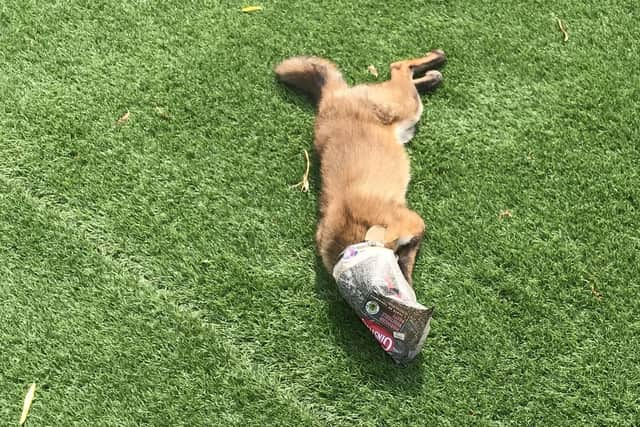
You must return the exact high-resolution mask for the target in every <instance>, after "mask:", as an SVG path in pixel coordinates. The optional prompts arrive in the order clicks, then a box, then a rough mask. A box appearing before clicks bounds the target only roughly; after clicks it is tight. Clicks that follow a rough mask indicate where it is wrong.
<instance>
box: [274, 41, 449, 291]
mask: <svg viewBox="0 0 640 427" xmlns="http://www.w3.org/2000/svg"><path fill="white" fill-rule="evenodd" d="M445 62H446V56H445V53H444V52H443V51H442V50H440V49H436V50H432V51H430V52H428V53H427V54H426V55H425V56H423V57H420V58H414V59H407V60H402V61H397V62H394V63H392V64H390V79H389V80H386V81H383V82H380V83H369V84H359V85H355V86H349V85H348V84H347V82H346V81H345V79H344V77H343V76H342V73H341V72H340V70H339V69H338V67H337V65H336V64H335V63H333V62H332V61H330V60H328V59H324V58H320V57H316V56H295V57H291V58H288V59H285V60H284V61H282V62H281V63H279V64H278V65H277V66H276V67H275V74H276V76H277V78H278V79H279V80H280V81H281V82H283V83H284V84H286V85H288V86H292V87H293V88H295V89H297V90H299V91H302V92H305V93H306V94H307V95H309V96H310V97H311V99H312V100H313V102H314V103H315V106H316V117H315V124H314V138H313V145H314V149H315V152H316V154H317V156H318V159H319V163H320V181H321V185H320V194H319V198H318V202H319V207H318V213H319V218H318V223H317V230H316V236H315V239H316V245H317V248H318V252H319V256H320V258H321V259H322V263H323V265H324V267H325V268H326V269H327V271H328V272H329V273H331V272H332V271H333V268H334V266H335V265H336V263H337V262H338V261H339V260H340V257H341V254H343V252H344V251H345V249H346V248H347V247H349V246H350V245H354V244H357V243H361V242H364V241H365V240H368V239H369V238H370V236H369V235H372V234H376V236H377V237H376V239H377V240H379V241H380V243H381V244H383V245H384V246H385V247H386V248H388V249H391V250H393V251H394V253H395V254H396V259H397V262H398V265H399V267H400V270H401V271H402V275H403V276H404V277H405V279H406V280H407V282H408V283H409V284H410V285H411V286H413V280H412V276H413V270H414V266H415V262H416V256H417V254H418V251H419V249H420V245H421V243H422V241H423V239H424V233H425V223H424V220H423V219H422V217H421V216H420V215H419V214H418V213H417V212H415V211H414V210H411V209H410V208H409V207H408V206H407V198H406V194H407V189H408V186H409V181H410V162H409V156H408V154H407V152H406V149H405V144H407V143H408V142H409V141H411V139H412V138H413V137H414V136H415V134H416V128H417V125H418V122H419V120H420V117H421V115H422V111H423V104H422V101H421V99H420V94H423V93H425V92H428V91H431V90H433V89H435V88H436V87H437V86H439V85H440V84H441V83H442V81H443V76H442V73H441V72H440V71H438V70H437V69H436V68H439V67H440V66H441V65H443V64H444V63H445ZM374 230H378V231H376V232H375V233H372V231H374ZM379 230H382V233H380V232H379Z"/></svg>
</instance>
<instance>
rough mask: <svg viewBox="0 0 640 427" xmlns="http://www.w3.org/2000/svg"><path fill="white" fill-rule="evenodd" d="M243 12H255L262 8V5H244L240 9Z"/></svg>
mask: <svg viewBox="0 0 640 427" xmlns="http://www.w3.org/2000/svg"><path fill="white" fill-rule="evenodd" d="M241 10H242V11H243V12H244V13H250V12H257V11H259V10H262V6H245V7H243V8H242V9H241Z"/></svg>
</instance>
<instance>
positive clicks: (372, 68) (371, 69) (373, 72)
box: [367, 65, 378, 78]
mask: <svg viewBox="0 0 640 427" xmlns="http://www.w3.org/2000/svg"><path fill="white" fill-rule="evenodd" d="M367 71H368V72H369V74H371V75H372V76H373V77H376V78H377V77H378V70H377V69H376V67H375V66H373V65H369V67H367Z"/></svg>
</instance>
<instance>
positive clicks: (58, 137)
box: [0, 0, 640, 426]
mask: <svg viewBox="0 0 640 427" xmlns="http://www.w3.org/2000/svg"><path fill="white" fill-rule="evenodd" d="M243 5H244V4H241V3H238V2H233V1H214V0H208V1H207V0H194V1H188V2H182V3H179V2H164V3H158V2H153V3H152V2H145V1H130V2H117V1H113V0H103V1H97V2H69V1H56V2H49V4H47V5H46V6H43V4H41V3H40V2H35V1H26V0H25V1H15V0H9V1H5V2H3V4H2V5H0V45H1V46H2V50H1V51H0V68H1V69H2V71H3V72H2V73H1V75H0V99H1V100H2V102H0V343H1V344H0V350H1V352H2V355H1V357H0V423H1V424H3V425H11V424H15V423H17V420H18V418H19V415H20V410H21V401H22V398H23V396H24V393H25V392H26V390H27V388H28V385H29V383H31V382H36V383H37V384H38V390H37V391H36V399H35V401H34V404H33V406H32V409H31V413H30V416H29V419H28V421H27V423H28V425H32V426H35V425H92V426H93V425H372V426H373V425H452V426H457V425H554V426H556V425H558V426H559V425H567V426H569V425H571V426H573V425H637V424H639V423H640V409H639V408H640V398H639V397H638V396H640V370H639V369H638V366H639V365H640V356H639V354H640V339H639V338H638V337H640V320H639V317H638V314H639V313H640V303H639V302H638V301H640V300H639V299H638V293H639V292H640V280H639V277H640V267H639V265H640V259H639V258H640V257H639V253H640V228H639V227H638V224H640V185H639V184H640V176H639V175H640V174H639V168H638V164H639V162H640V148H639V146H638V142H639V141H640V128H639V127H638V118H637V112H638V110H639V108H640V105H639V104H640V77H639V76H640V55H639V54H638V52H639V48H640V35H638V34H639V33H638V30H639V29H640V26H639V24H638V22H640V20H639V19H640V9H639V8H638V7H637V6H636V5H634V4H633V2H624V1H599V2H594V1H577V0H571V1H568V2H564V3H562V5H558V3H557V2H552V1H546V0H540V1H537V2H527V3H525V2H522V3H516V4H514V3H513V2H509V1H504V0H499V1H496V2H470V1H431V2H428V3H424V2H418V1H412V2H406V1H405V2H400V1H396V0H390V1H387V2H379V1H376V2H374V1H363V2H358V4H357V5H355V4H354V3H348V2H339V1H334V0H331V1H323V2H298V1H268V2H264V3H263V4H262V5H263V7H264V10H262V11H261V12H257V13H253V14H242V13H240V11H239V9H240V7H241V6H243ZM557 17H560V18H562V20H563V22H565V23H566V26H567V28H568V31H569V34H570V38H569V41H568V42H567V43H563V42H562V34H561V33H560V32H559V30H558V27H557V22H556V18H557ZM434 47H441V48H443V49H444V50H445V51H446V52H447V53H448V55H449V63H448V64H447V66H446V67H445V69H444V74H445V79H446V82H445V85H444V86H443V87H442V88H440V89H439V90H438V91H437V92H436V93H434V94H433V95H432V96H429V97H427V98H425V106H426V108H425V114H424V116H423V124H422V126H421V133H420V134H419V135H418V136H417V137H416V138H415V139H414V141H413V142H412V144H411V146H410V147H409V152H410V156H411V159H412V168H413V180H412V184H411V188H410V192H409V199H410V203H411V205H412V207H413V208H414V209H416V210H417V211H418V212H420V213H421V214H422V215H423V217H424V218H425V220H426V222H427V223H428V227H429V229H428V234H427V238H426V241H425V245H424V247H423V250H422V253H421V255H420V257H419V261H418V264H417V266H416V276H415V283H416V286H417V294H418V298H419V300H420V301H422V302H424V303H425V304H435V305H436V315H435V317H434V320H433V323H432V333H431V335H430V337H429V339H428V341H427V344H426V346H425V348H424V350H423V353H422V355H421V356H420V357H419V359H418V360H417V361H416V362H415V363H413V364H412V365H411V366H409V367H407V368H405V369H399V368H397V367H395V366H394V365H393V364H392V362H391V361H390V359H389V358H388V357H387V356H385V355H384V354H383V352H382V351H381V350H380V349H379V348H378V347H377V344H376V343H375V341H374V340H373V339H372V338H371V337H370V335H369V333H368V332H367V331H366V330H365V328H364V327H363V326H362V325H361V324H360V323H359V321H358V319H357V318H356V317H355V315H354V314H353V313H352V312H351V310H350V309H349V307H348V306H346V304H345V303H344V302H343V301H342V300H341V299H340V296H339V294H338V293H337V291H336V289H335V287H334V284H333V282H332V280H331V279H330V277H329V276H328V275H327V274H326V273H324V272H323V271H322V268H321V266H320V263H319V262H318V260H317V258H316V255H315V250H314V246H313V233H314V225H315V212H316V210H315V209H316V194H317V190H318V177H317V169H315V170H312V175H315V176H314V180H312V191H311V193H309V194H302V193H300V192H298V191H296V190H292V189H290V188H289V185H290V184H294V183H296V182H298V180H299V179H300V176H301V174H302V172H303V170H304V157H303V150H304V149H305V148H307V149H308V148H309V147H310V145H311V138H312V123H313V109H312V107H311V106H310V105H308V104H307V103H306V101H305V99H304V98H303V97H301V96H299V95H297V94H294V93H291V92H289V91H287V90H286V89H285V88H283V87H281V86H280V85H278V84H277V83H276V82H275V81H274V78H273V75H272V72H271V69H272V67H273V65H275V64H276V63H277V62H278V61H279V60H281V59H282V58H285V57H287V56H291V55H295V54H302V53H313V54H317V55H323V56H326V57H329V58H332V59H334V60H335V61H336V62H338V63H339V64H340V66H341V68H342V69H343V71H344V74H345V75H346V76H347V77H348V79H349V80H350V81H351V82H364V81H373V80H375V79H374V78H373V77H372V76H370V75H369V74H368V73H367V71H366V70H367V66H368V65H370V64H373V65H375V66H376V67H377V68H378V70H379V71H380V72H381V76H380V79H382V78H385V77H387V76H388V73H387V72H386V65H385V64H388V63H390V62H392V61H394V60H397V59H402V58H405V57H412V56H416V55H418V54H421V53H423V52H425V51H426V50H428V49H430V48H434ZM158 109H159V111H161V112H163V113H159V112H158ZM126 111H129V112H130V118H129V121H128V122H127V123H126V124H124V125H122V126H116V125H114V123H115V121H116V120H117V119H118V117H120V116H122V115H123V114H124V113H125V112H126ZM165 113H166V114H165ZM506 209H508V210H509V211H510V212H511V213H512V216H511V217H510V218H508V217H504V218H502V219H499V218H498V217H499V214H500V212H502V211H504V210H506Z"/></svg>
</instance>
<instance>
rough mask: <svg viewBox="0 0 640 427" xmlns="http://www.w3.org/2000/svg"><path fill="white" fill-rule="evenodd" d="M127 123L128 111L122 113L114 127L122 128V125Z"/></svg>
mask: <svg viewBox="0 0 640 427" xmlns="http://www.w3.org/2000/svg"><path fill="white" fill-rule="evenodd" d="M128 121H129V110H127V112H126V113H124V114H123V115H122V116H121V117H120V118H119V119H118V120H116V125H118V126H122V125H123V124H125V123H127V122H128Z"/></svg>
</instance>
